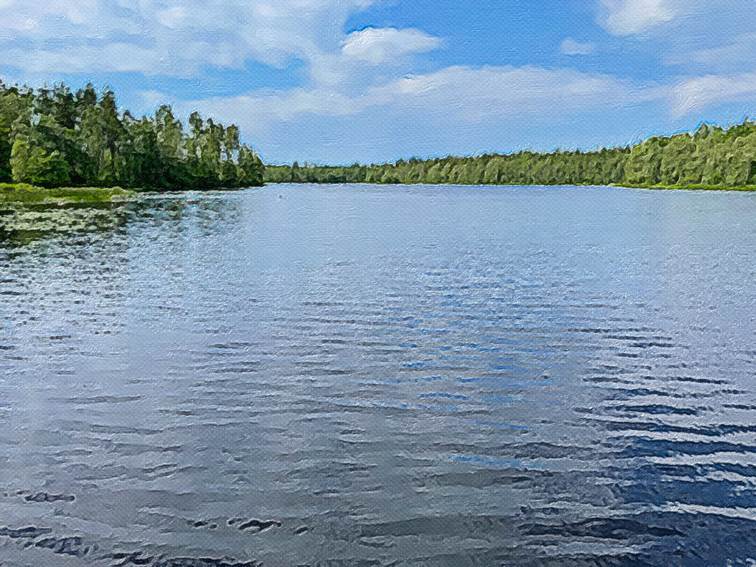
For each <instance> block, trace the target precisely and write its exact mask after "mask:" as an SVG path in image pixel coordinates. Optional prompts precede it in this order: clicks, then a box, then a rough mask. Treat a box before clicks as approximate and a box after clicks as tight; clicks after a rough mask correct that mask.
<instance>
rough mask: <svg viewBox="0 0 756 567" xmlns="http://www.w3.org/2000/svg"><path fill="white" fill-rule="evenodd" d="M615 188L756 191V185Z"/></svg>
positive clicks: (635, 186)
mask: <svg viewBox="0 0 756 567" xmlns="http://www.w3.org/2000/svg"><path fill="white" fill-rule="evenodd" d="M613 187H628V188H631V189H656V190H659V191H756V185H704V184H700V183H699V184H692V185H626V184H621V183H618V184H613Z"/></svg>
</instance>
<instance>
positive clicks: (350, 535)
mask: <svg viewBox="0 0 756 567" xmlns="http://www.w3.org/2000/svg"><path fill="white" fill-rule="evenodd" d="M45 214H48V217H45V218H44V219H42V217H44V215H45ZM34 215H37V217H38V218H36V220H35V219H34V218H32V217H33V216H34ZM49 215H52V216H49ZM40 219H42V220H40ZM35 222H36V223H37V228H36V229H35ZM14 223H15V224H14ZM0 226H4V227H5V229H4V230H3V232H2V234H4V236H3V240H1V241H0V268H1V270H2V271H1V273H0V324H1V325H2V327H1V328H2V334H1V335H0V564H2V565H3V566H21V565H24V566H27V565H28V566H35V567H36V566H47V565H62V566H86V565H103V566H111V565H113V566H115V565H119V566H128V567H131V566H140V565H146V566H150V567H198V566H201V567H219V566H225V567H228V566H251V565H257V564H258V562H262V563H263V564H264V565H270V566H278V565H280V566H288V565H327V566H341V565H344V566H346V565H410V564H412V565H449V566H466V565H645V564H649V565H663V566H665V567H666V566H669V565H701V566H704V565H705V566H711V565H728V564H729V565H753V564H754V561H756V393H755V392H754V384H755V383H756V343H755V342H754V339H755V338H756V194H738V193H705V192H689V193H686V192H648V191H636V190H622V189H608V188H595V189H594V188H563V189H562V188H548V189H538V188H490V187H489V188H430V187H415V188H399V187H380V188H377V187H366V186H359V187H328V186H321V187H307V186H298V187H288V186H273V187H269V188H266V189H261V190H249V191H242V192H234V193H215V194H200V193H183V194H173V195H168V196H152V197H143V198H142V199H141V200H139V201H138V202H134V203H130V204H128V205H126V206H123V207H120V208H117V209H115V210H112V211H111V210H81V209H74V210H64V211H56V212H55V213H45V212H41V213H27V216H26V217H25V220H24V219H21V220H19V218H18V217H17V216H14V215H9V214H8V213H6V214H5V215H4V216H3V217H0ZM39 227H42V228H39ZM22 229H23V230H22Z"/></svg>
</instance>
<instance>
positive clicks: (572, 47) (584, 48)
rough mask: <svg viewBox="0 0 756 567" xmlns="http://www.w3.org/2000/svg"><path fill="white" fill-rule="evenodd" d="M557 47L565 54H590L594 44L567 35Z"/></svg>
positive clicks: (594, 47)
mask: <svg viewBox="0 0 756 567" xmlns="http://www.w3.org/2000/svg"><path fill="white" fill-rule="evenodd" d="M559 49H560V51H561V52H562V53H563V54H565V55H590V54H591V53H593V51H594V50H595V49H596V46H595V45H594V44H593V43H590V42H583V41H577V40H574V39H572V38H571V37H568V38H567V39H565V40H564V41H563V42H562V44H561V45H560V46H559Z"/></svg>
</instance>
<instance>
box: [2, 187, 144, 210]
mask: <svg viewBox="0 0 756 567" xmlns="http://www.w3.org/2000/svg"><path fill="white" fill-rule="evenodd" d="M131 194H132V192H130V191H127V190H125V189H122V188H120V187H109V188H101V187H56V188H53V189H49V188H44V187H37V186H33V185H30V184H28V183H0V205H5V204H9V205H11V206H12V205H18V204H22V205H51V204H52V205H61V204H77V203H109V202H112V201H115V200H123V199H126V198H128V197H129V195H131Z"/></svg>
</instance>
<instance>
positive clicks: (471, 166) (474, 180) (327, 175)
mask: <svg viewBox="0 0 756 567" xmlns="http://www.w3.org/2000/svg"><path fill="white" fill-rule="evenodd" d="M265 180H266V181H267V182H270V183H276V182H279V183H400V184H409V183H429V184H432V183H448V184H471V185H481V184H517V185H612V184H615V185H629V186H633V187H681V188H682V187H701V188H712V189H716V188H745V187H750V186H753V185H756V122H753V121H749V120H745V121H744V122H743V123H741V124H739V125H737V126H733V127H730V128H721V127H717V126H711V125H708V124H704V125H702V126H700V127H699V128H698V130H696V131H695V132H694V133H683V134H677V135H674V136H667V137H653V138H650V139H648V140H645V141H643V142H642V143H639V144H636V145H633V146H627V147H620V148H611V149H601V150H597V151H588V152H581V151H555V152H552V153H537V152H531V151H522V152H517V153H513V154H504V155H502V154H488V155H481V156H476V157H451V156H450V157H444V158H440V159H429V160H421V159H416V158H413V159H409V160H400V161H397V162H395V163H388V164H373V165H360V164H354V165H351V166H315V165H304V166H300V165H299V164H298V163H296V162H295V163H294V164H292V165H290V166H288V165H286V166H270V165H269V166H267V167H266V172H265Z"/></svg>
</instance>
